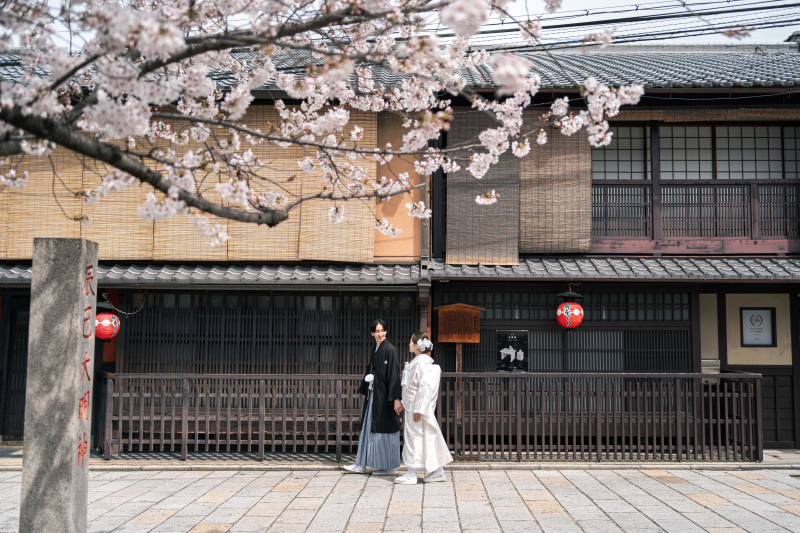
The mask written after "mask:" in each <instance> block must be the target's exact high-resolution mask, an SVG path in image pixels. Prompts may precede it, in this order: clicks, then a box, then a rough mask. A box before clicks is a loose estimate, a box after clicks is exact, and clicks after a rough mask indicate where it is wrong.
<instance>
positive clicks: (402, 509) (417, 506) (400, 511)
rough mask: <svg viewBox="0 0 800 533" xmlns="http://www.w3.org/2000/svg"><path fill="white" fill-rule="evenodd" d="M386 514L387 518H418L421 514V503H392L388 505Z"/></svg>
mask: <svg viewBox="0 0 800 533" xmlns="http://www.w3.org/2000/svg"><path fill="white" fill-rule="evenodd" d="M386 514H387V516H397V515H408V516H412V515H413V516H419V515H421V514H422V502H392V503H390V504H389V509H388V511H387V512H386Z"/></svg>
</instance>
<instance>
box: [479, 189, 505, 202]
mask: <svg viewBox="0 0 800 533" xmlns="http://www.w3.org/2000/svg"><path fill="white" fill-rule="evenodd" d="M499 198H500V195H499V194H497V192H495V190H494V189H492V190H491V191H489V192H487V193H484V194H482V195H480V196H476V197H475V203H476V204H478V205H492V204H496V203H497V200H498V199H499Z"/></svg>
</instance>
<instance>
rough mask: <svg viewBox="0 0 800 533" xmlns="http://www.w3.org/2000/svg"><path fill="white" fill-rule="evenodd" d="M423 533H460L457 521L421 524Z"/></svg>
mask: <svg viewBox="0 0 800 533" xmlns="http://www.w3.org/2000/svg"><path fill="white" fill-rule="evenodd" d="M422 531H423V533H461V526H460V525H459V523H458V520H456V521H455V522H424V521H423V522H422Z"/></svg>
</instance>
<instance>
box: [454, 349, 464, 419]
mask: <svg viewBox="0 0 800 533" xmlns="http://www.w3.org/2000/svg"><path fill="white" fill-rule="evenodd" d="M463 363H464V345H463V344H462V343H460V342H458V343H456V373H457V374H461V372H462V371H463ZM463 387H464V380H463V378H461V376H459V377H457V378H456V421H457V422H456V423H457V424H459V425H460V424H461V391H462V389H463Z"/></svg>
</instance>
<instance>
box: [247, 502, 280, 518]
mask: <svg viewBox="0 0 800 533" xmlns="http://www.w3.org/2000/svg"><path fill="white" fill-rule="evenodd" d="M286 507H287V504H285V503H281V502H259V503H257V504H255V505H254V506H253V507H252V508H251V509H250V510H249V511H247V513H246V515H247V516H280V514H281V513H282V512H283V510H284V509H286Z"/></svg>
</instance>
